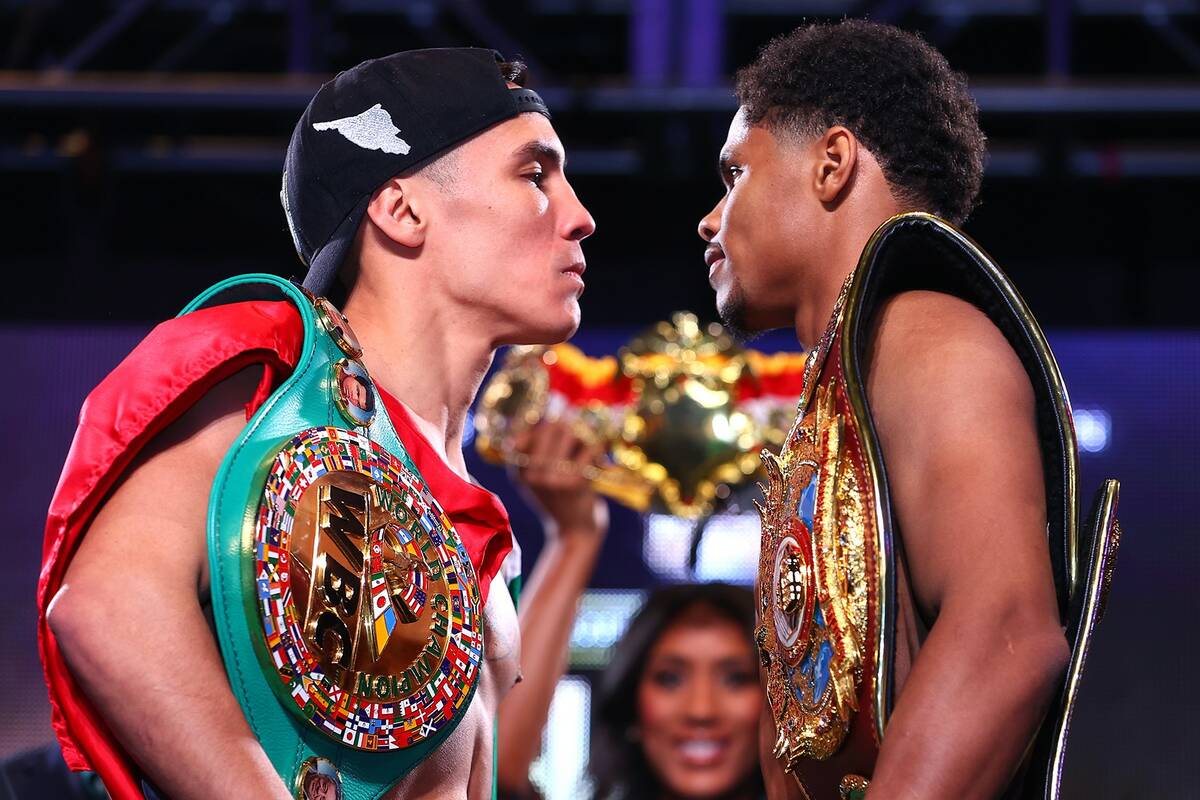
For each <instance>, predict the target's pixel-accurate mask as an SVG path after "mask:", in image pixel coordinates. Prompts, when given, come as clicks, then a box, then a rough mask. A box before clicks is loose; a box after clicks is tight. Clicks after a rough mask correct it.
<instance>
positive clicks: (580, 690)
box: [529, 675, 592, 800]
mask: <svg viewBox="0 0 1200 800" xmlns="http://www.w3.org/2000/svg"><path fill="white" fill-rule="evenodd" d="M591 709H592V686H591V684H590V683H589V682H588V680H587V679H586V678H582V677H580V676H578V675H566V676H564V677H563V678H562V679H561V680H559V682H558V687H557V688H556V689H555V690H554V699H553V700H552V701H550V713H549V715H548V716H547V718H546V727H545V729H544V730H543V732H542V754H541V755H540V756H538V758H537V760H536V761H534V762H533V764H532V765H531V766H530V768H529V778H530V780H531V781H532V782H533V784H534V786H536V787H537V788H538V791H539V792H540V793H541V795H542V797H543V798H545V800H573V799H574V798H576V797H590V796H591V794H592V791H591V781H590V780H589V778H588V776H587V760H588V751H589V749H590V747H591V742H590V738H591V737H590V734H591V724H590V723H591V718H592V710H591Z"/></svg>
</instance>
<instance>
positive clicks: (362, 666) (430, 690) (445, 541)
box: [182, 275, 484, 800]
mask: <svg viewBox="0 0 1200 800" xmlns="http://www.w3.org/2000/svg"><path fill="white" fill-rule="evenodd" d="M262 299H271V300H279V299H286V300H288V301H290V302H292V303H293V304H295V306H296V307H297V308H298V309H299V311H300V316H301V319H302V322H303V326H304V344H303V346H302V350H301V354H300V358H299V361H298V363H297V365H296V368H295V371H294V372H293V373H292V374H291V375H290V376H289V377H288V378H287V380H285V381H284V382H283V384H282V385H281V386H280V387H279V388H278V389H276V390H275V392H274V393H273V394H272V395H271V397H270V398H269V399H268V400H267V401H266V402H265V403H264V404H263V405H262V406H261V407H260V408H259V409H258V411H257V412H256V413H255V414H254V416H253V417H252V418H251V419H250V421H249V422H248V423H247V425H246V428H245V429H244V431H243V432H242V434H241V435H240V436H239V437H238V439H237V440H236V441H235V443H234V445H233V447H232V448H231V449H230V451H229V453H228V454H227V456H226V458H225V460H224V462H223V463H222V465H221V468H220V470H219V471H218V473H217V477H216V480H215V481H214V484H213V490H212V495H211V498H210V503H209V513H208V554H209V565H210V569H211V580H212V602H213V606H212V608H213V618H214V622H215V625H216V629H217V635H218V639H219V642H220V646H221V654H222V657H223V659H224V661H225V667H226V671H227V673H228V676H229V681H230V685H231V687H232V690H233V693H234V696H235V697H236V698H237V700H238V702H239V703H240V705H241V707H242V710H243V712H244V713H245V715H246V720H247V721H248V722H249V724H250V727H251V729H252V730H253V731H254V733H255V735H256V736H257V737H258V740H259V742H260V744H261V745H262V747H263V750H264V751H265V752H266V754H267V756H268V757H269V758H270V760H271V763H272V764H273V765H274V767H275V769H276V771H277V772H278V773H279V775H280V776H281V777H282V778H283V780H284V782H285V784H286V785H288V786H289V787H291V788H292V789H293V791H294V793H295V796H296V797H297V798H300V800H318V799H320V800H325V799H326V798H339V800H340V799H342V798H344V800H368V799H369V798H376V797H378V796H380V795H381V794H382V793H383V792H384V791H386V789H387V788H388V787H389V786H391V785H392V784H394V783H395V782H396V781H398V780H399V779H400V778H402V777H403V776H404V775H405V774H406V773H408V772H409V771H410V770H411V769H412V768H413V767H415V766H416V765H417V764H419V763H420V762H421V761H422V760H423V759H424V758H425V757H426V756H428V755H429V754H430V753H431V752H432V751H433V750H434V749H435V748H437V747H438V745H439V744H441V743H442V742H443V741H444V740H445V739H446V737H448V736H449V735H450V733H451V732H452V731H453V730H454V728H455V727H456V726H457V725H458V723H459V721H460V720H461V719H462V717H463V714H464V712H465V711H466V708H467V705H468V704H469V703H470V702H471V699H472V697H473V696H474V693H475V688H476V685H477V683H478V679H479V673H480V669H481V665H482V658H483V647H484V641H483V628H482V607H481V603H480V592H479V585H478V580H477V577H476V574H475V570H474V567H473V566H472V564H471V560H470V558H469V557H468V555H467V552H466V549H465V548H464V547H463V544H462V542H461V541H460V539H459V537H458V535H457V534H456V533H455V531H454V528H453V527H452V526H451V524H450V521H449V519H448V518H447V516H446V514H445V513H444V512H443V511H442V509H441V507H440V506H439V505H438V503H437V501H436V500H435V499H434V498H433V496H432V495H431V494H430V492H429V489H428V488H427V487H426V485H425V483H424V481H423V480H422V479H421V475H420V474H419V472H418V471H417V469H416V467H415V465H414V464H413V461H412V459H411V458H410V457H409V455H408V453H407V452H406V451H405V449H404V447H403V445H402V444H401V443H400V439H399V438H398V436H397V434H396V431H395V428H394V427H393V426H392V423H391V421H390V420H389V419H388V416H387V413H386V410H385V409H384V407H383V403H382V402H381V400H380V399H379V396H378V393H377V392H376V390H375V386H374V384H373V383H372V381H371V378H370V376H369V375H368V374H367V371H366V369H365V367H364V366H363V364H362V362H361V361H360V360H359V359H361V357H362V349H361V347H360V346H359V344H358V342H357V340H356V339H355V337H354V334H353V332H352V330H351V329H350V326H349V323H348V322H347V321H346V318H345V317H344V316H343V315H342V314H341V313H340V312H339V311H338V310H337V309H336V308H334V306H333V305H332V304H330V303H329V301H327V300H325V299H324V298H314V297H313V296H312V295H310V294H309V293H308V292H306V291H305V290H303V289H302V288H300V287H297V286H295V285H293V284H291V283H290V282H287V281H284V280H282V279H279V278H276V277H274V276H269V275H244V276H240V277H236V278H232V279H230V280H227V281H224V282H222V283H219V284H217V285H216V286H214V287H212V288H211V289H209V290H208V291H206V292H204V293H203V294H201V295H200V296H199V297H198V298H197V299H196V300H194V301H193V302H192V303H191V304H190V305H189V306H188V307H187V308H186V309H184V311H183V312H182V313H185V314H186V313H188V312H191V311H195V310H197V309H200V308H204V307H206V306H211V305H219V304H223V303H229V302H236V301H241V300H262Z"/></svg>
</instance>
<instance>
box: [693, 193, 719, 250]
mask: <svg viewBox="0 0 1200 800" xmlns="http://www.w3.org/2000/svg"><path fill="white" fill-rule="evenodd" d="M724 205H725V198H721V201H720V202H719V203H717V204H716V205H715V206H713V209H712V211H710V212H708V213H707V214H706V215H704V217H703V218H702V219H701V220H700V227H698V228H697V229H696V233H698V234H700V238H701V239H703V240H704V241H706V242H711V241H712V240H713V239H714V238H715V237H716V235H717V234H718V233H720V232H721V211H722V209H723V206H724Z"/></svg>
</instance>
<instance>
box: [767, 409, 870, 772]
mask: <svg viewBox="0 0 1200 800" xmlns="http://www.w3.org/2000/svg"><path fill="white" fill-rule="evenodd" d="M842 434H843V419H842V417H841V416H840V415H839V414H838V413H837V410H836V404H835V398H834V394H833V389H832V388H831V387H825V386H822V387H818V388H817V389H816V393H815V398H814V402H813V404H812V410H811V411H809V413H807V414H806V415H805V416H804V417H803V418H802V419H800V420H797V423H796V425H795V427H794V428H793V429H792V431H791V433H790V434H789V436H788V440H787V442H786V444H785V446H784V448H783V451H782V453H781V455H780V456H779V457H776V456H773V455H771V454H770V453H766V452H764V453H763V462H764V465H765V467H766V471H767V485H766V487H765V495H766V502H765V504H764V505H762V506H760V507H759V512H760V513H761V515H762V549H761V552H760V556H759V572H758V581H757V588H756V592H757V598H758V600H757V602H758V605H759V608H758V611H759V625H758V628H757V630H756V631H755V640H756V642H757V644H758V648H759V655H760V658H761V661H762V665H763V669H764V672H765V674H766V689H767V702H768V705H769V706H770V708H771V712H772V715H773V717H774V719H775V726H776V729H777V731H778V739H777V741H776V745H775V757H776V758H778V759H780V761H781V762H782V764H783V766H784V768H785V769H786V770H788V771H789V772H792V771H795V769H796V767H797V766H798V764H799V761H800V759H802V758H805V757H808V758H817V759H825V758H829V757H830V756H831V755H833V753H835V752H836V751H837V749H838V748H839V747H840V746H841V744H842V742H843V740H844V739H845V737H846V733H847V732H848V731H849V728H850V722H851V720H852V719H853V716H854V712H855V711H856V710H857V709H858V698H857V690H858V685H859V683H860V682H861V680H862V674H863V670H862V662H863V647H862V643H863V642H864V640H865V637H866V635H867V630H866V625H867V584H866V560H865V559H866V552H865V534H866V527H865V526H866V521H865V518H864V516H863V502H862V496H861V490H860V485H861V482H860V478H859V475H858V473H857V471H856V469H855V466H854V465H853V464H852V463H851V460H850V459H849V458H848V457H847V454H846V453H845V452H844V449H843V446H842Z"/></svg>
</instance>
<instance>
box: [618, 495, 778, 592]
mask: <svg viewBox="0 0 1200 800" xmlns="http://www.w3.org/2000/svg"><path fill="white" fill-rule="evenodd" d="M694 527H695V523H694V522H690V521H688V520H684V519H680V518H679V517H673V516H671V515H669V514H650V515H649V517H648V518H647V520H646V539H645V542H644V544H643V546H642V555H643V558H645V560H646V566H648V567H650V569H652V570H654V571H655V572H657V573H658V574H659V575H662V576H663V577H664V578H671V579H673V580H680V581H682V580H699V581H727V582H730V583H742V584H750V583H753V582H754V572H755V570H756V569H757V567H758V538H759V519H758V514H755V513H754V512H749V513H746V514H717V515H715V516H713V517H712V518H711V519H710V520H709V521H708V523H707V524H706V525H705V527H704V535H703V537H702V538H701V539H700V549H699V550H698V551H697V553H696V572H695V575H692V574H691V573H690V572H689V571H688V554H689V551H690V549H691V543H692V529H693V528H694Z"/></svg>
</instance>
